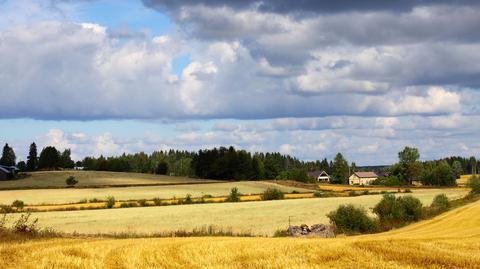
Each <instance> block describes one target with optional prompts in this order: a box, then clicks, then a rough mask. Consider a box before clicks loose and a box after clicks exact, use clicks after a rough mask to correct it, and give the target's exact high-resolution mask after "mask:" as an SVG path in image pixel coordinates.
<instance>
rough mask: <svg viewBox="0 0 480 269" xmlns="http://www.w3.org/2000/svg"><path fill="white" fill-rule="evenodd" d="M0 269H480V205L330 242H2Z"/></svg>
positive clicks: (264, 240) (184, 240)
mask: <svg viewBox="0 0 480 269" xmlns="http://www.w3.org/2000/svg"><path fill="white" fill-rule="evenodd" d="M0 264H2V265H3V267H4V268H67V269H69V268H480V201H478V202H475V203H472V204H469V205H466V206H463V207H461V208H458V209H455V210H452V211H450V212H447V213H445V214H442V215H440V216H437V217H435V218H434V219H431V220H427V221H422V222H419V223H416V224H413V225H411V226H407V227H404V228H401V229H398V230H394V231H391V232H387V233H382V234H374V235H364V236H356V237H343V238H334V239H313V238H310V239H297V238H208V237H203V238H158V239H50V240H39V241H31V242H26V243H13V244H12V243H8V244H6V243H3V244H1V243H0Z"/></svg>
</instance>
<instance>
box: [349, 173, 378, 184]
mask: <svg viewBox="0 0 480 269" xmlns="http://www.w3.org/2000/svg"><path fill="white" fill-rule="evenodd" d="M375 179H377V178H376V177H363V178H359V177H358V176H357V175H355V174H353V175H351V176H350V178H349V179H348V183H349V184H350V185H370V184H372V182H373V181H375Z"/></svg>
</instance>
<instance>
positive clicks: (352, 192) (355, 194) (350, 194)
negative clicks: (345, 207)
mask: <svg viewBox="0 0 480 269" xmlns="http://www.w3.org/2000/svg"><path fill="white" fill-rule="evenodd" d="M348 196H350V197H353V196H358V195H357V193H356V192H355V191H349V192H348Z"/></svg>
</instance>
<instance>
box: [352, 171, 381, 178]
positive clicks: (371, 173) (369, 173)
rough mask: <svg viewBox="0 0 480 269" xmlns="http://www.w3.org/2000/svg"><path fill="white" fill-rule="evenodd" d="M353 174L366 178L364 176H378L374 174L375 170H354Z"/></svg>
mask: <svg viewBox="0 0 480 269" xmlns="http://www.w3.org/2000/svg"><path fill="white" fill-rule="evenodd" d="M354 174H355V175H357V177H359V178H366V177H378V175H377V174H375V172H371V171H369V172H355V173H354Z"/></svg>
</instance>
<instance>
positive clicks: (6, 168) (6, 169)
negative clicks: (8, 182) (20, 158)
mask: <svg viewBox="0 0 480 269" xmlns="http://www.w3.org/2000/svg"><path fill="white" fill-rule="evenodd" d="M0 169H1V171H3V172H5V173H11V172H12V171H18V170H19V169H18V168H17V167H16V166H8V165H0Z"/></svg>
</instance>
